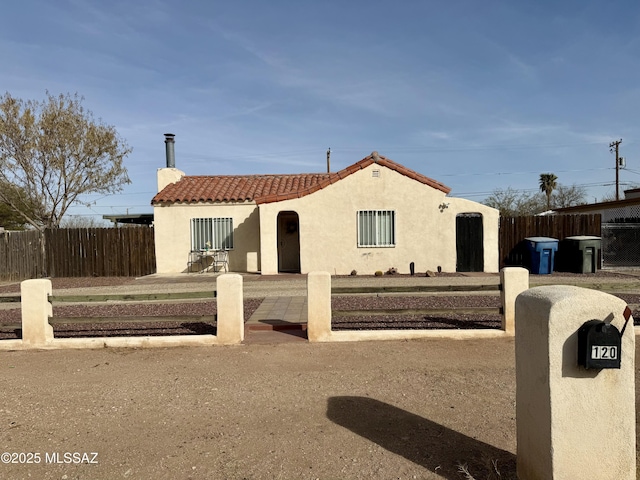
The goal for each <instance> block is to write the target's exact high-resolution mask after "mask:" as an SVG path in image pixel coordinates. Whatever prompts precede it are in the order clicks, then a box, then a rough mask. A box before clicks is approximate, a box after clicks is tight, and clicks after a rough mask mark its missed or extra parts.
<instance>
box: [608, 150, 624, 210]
mask: <svg viewBox="0 0 640 480" xmlns="http://www.w3.org/2000/svg"><path fill="white" fill-rule="evenodd" d="M621 143H622V139H620V140H616V141H615V142H611V143H610V144H609V151H610V152H612V153H613V152H616V200H620V194H619V193H618V185H619V184H620V144H621Z"/></svg>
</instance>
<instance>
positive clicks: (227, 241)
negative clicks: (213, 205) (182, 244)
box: [191, 217, 233, 250]
mask: <svg viewBox="0 0 640 480" xmlns="http://www.w3.org/2000/svg"><path fill="white" fill-rule="evenodd" d="M232 249H233V218H228V217H227V218H224V217H220V218H192V219H191V250H232Z"/></svg>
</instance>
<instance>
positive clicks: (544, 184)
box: [540, 173, 558, 210]
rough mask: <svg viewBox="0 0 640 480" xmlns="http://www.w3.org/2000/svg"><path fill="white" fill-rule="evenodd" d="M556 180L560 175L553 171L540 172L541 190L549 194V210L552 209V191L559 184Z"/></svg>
mask: <svg viewBox="0 0 640 480" xmlns="http://www.w3.org/2000/svg"><path fill="white" fill-rule="evenodd" d="M556 180H558V177H556V176H555V175H554V174H553V173H541V174H540V191H541V192H542V193H544V194H545V195H546V196H547V210H551V193H552V192H553V191H554V190H555V188H556V187H557V186H558V184H557V183H556Z"/></svg>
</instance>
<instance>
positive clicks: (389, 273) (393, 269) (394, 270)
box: [387, 267, 398, 275]
mask: <svg viewBox="0 0 640 480" xmlns="http://www.w3.org/2000/svg"><path fill="white" fill-rule="evenodd" d="M396 273H398V269H397V268H396V267H390V268H389V270H387V275H395V274H396Z"/></svg>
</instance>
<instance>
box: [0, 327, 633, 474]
mask: <svg viewBox="0 0 640 480" xmlns="http://www.w3.org/2000/svg"><path fill="white" fill-rule="evenodd" d="M278 335H282V336H284V337H282V338H286V337H287V336H288V334H287V333H282V332H279V333H278ZM637 361H638V360H637ZM514 362H515V355H514V342H513V339H496V340H459V341H452V340H423V341H403V342H396V341H389V342H358V343H339V344H309V343H307V342H305V341H300V339H298V341H295V342H278V343H271V342H265V343H261V342H250V343H248V344H246V345H242V346H234V347H220V346H215V347H197V348H195V347H194V348H168V349H100V350H58V351H13V352H0V375H1V378H2V387H1V388H0V460H1V461H2V462H1V463H0V478H7V479H36V478H37V479H64V480H71V479H83V480H84V479H117V478H131V479H150V478H153V479H365V478H366V479H370V478H376V479H448V480H454V479H465V478H467V479H469V478H471V477H466V476H465V474H464V473H463V472H461V471H460V467H461V466H465V465H466V468H467V470H468V471H469V472H470V474H471V475H472V476H473V478H474V479H475V480H487V479H495V478H501V479H514V478H515V453H516V421H515V366H514ZM636 371H637V370H636ZM638 377H639V375H638V373H636V382H638V381H639V380H640V378H638ZM636 404H637V401H636ZM6 454H9V455H8V457H7V455H6ZM21 454H22V455H21ZM7 458H8V459H9V461H10V462H11V461H15V462H16V463H5V462H6V460H7ZM29 461H30V462H31V463H24V462H29ZM21 462H22V463H21ZM492 462H496V465H497V469H498V470H499V472H500V477H498V476H495V475H492V474H491V470H490V467H491V465H492Z"/></svg>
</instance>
